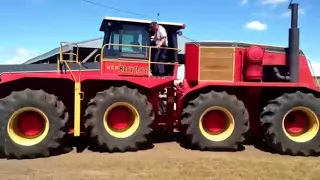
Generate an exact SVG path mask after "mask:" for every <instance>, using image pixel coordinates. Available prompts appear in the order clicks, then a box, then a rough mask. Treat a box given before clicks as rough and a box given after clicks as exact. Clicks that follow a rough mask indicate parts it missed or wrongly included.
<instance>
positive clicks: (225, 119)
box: [199, 106, 235, 142]
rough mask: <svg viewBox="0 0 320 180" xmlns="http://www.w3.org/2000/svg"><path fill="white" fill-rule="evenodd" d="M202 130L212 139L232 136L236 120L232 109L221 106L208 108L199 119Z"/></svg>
mask: <svg viewBox="0 0 320 180" xmlns="http://www.w3.org/2000/svg"><path fill="white" fill-rule="evenodd" d="M199 128H200V132H201V133H202V135H203V136H204V137H206V138H207V139H209V140H210V141H215V142H218V141H223V140H226V139H227V138H228V137H230V136H231V134H232V132H233V131H234V128H235V121H234V118H233V116H232V114H231V112H230V111H228V110H227V109H226V108H223V107H220V106H213V107H210V108H208V109H206V110H205V111H204V112H203V113H202V115H201V116H200V120H199Z"/></svg>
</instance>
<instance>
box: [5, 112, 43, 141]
mask: <svg viewBox="0 0 320 180" xmlns="http://www.w3.org/2000/svg"><path fill="white" fill-rule="evenodd" d="M7 132H8V135H9V137H10V138H11V140H12V141H14V142H15V143H17V144H19V145H22V146H33V145H36V144H38V143H40V142H41V141H43V139H44V138H45V137H46V136H47V134H48V132H49V120H48V118H47V116H46V115H45V113H44V112H42V111H41V110H40V109H37V108H33V107H24V108H21V109H18V110H17V111H15V112H14V113H13V114H12V115H11V117H10V118H9V122H8V126H7Z"/></svg>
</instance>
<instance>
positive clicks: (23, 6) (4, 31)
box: [0, 0, 320, 67]
mask: <svg viewBox="0 0 320 180" xmlns="http://www.w3.org/2000/svg"><path fill="white" fill-rule="evenodd" d="M92 1H94V2H98V3H101V4H104V5H107V6H111V7H114V8H118V9H122V10H125V11H131V12H136V13H139V14H143V15H144V16H137V15H132V14H127V13H123V12H119V11H115V10H112V9H105V8H102V7H99V6H94V5H92V4H88V3H86V2H83V1H81V0H11V1H3V2H2V5H1V11H0V22H1V23H2V25H1V27H0V32H1V33H0V39H1V41H0V62H1V63H18V62H23V61H25V60H27V59H29V58H31V57H33V56H36V55H38V54H42V53H45V52H47V51H49V50H51V49H53V48H55V47H58V46H59V42H60V41H81V40H86V39H90V38H96V37H100V36H102V35H103V34H102V32H99V31H98V29H99V26H100V23H101V20H102V18H103V17H105V16H119V17H128V18H141V19H152V20H154V19H156V15H157V12H159V13H160V20H162V21H172V22H183V23H185V24H186V25H187V28H186V30H185V31H184V35H186V36H187V37H190V38H192V39H195V40H198V41H201V40H232V41H245V42H254V43H262V44H271V45H280V46H286V45H287V38H288V27H289V25H290V21H289V17H288V16H287V15H288V9H287V6H288V0H202V1H203V2H202V3H199V2H198V1H191V0H190V1H186V0H175V1H173V0H162V1H160V2H159V3H153V1H150V0H134V1H131V0H122V1H121V0H119V1H105V0H92ZM296 2H299V3H300V19H299V20H300V21H299V24H300V27H301V48H302V49H303V50H304V51H305V53H306V55H307V57H308V58H309V59H311V60H312V61H314V62H317V60H318V61H319V62H320V57H319V55H318V52H319V50H320V45H318V42H319V41H320V35H319V34H318V32H319V31H320V18H318V17H319V16H320V12H318V11H317V7H319V6H320V1H308V0H296ZM319 67H320V66H319Z"/></svg>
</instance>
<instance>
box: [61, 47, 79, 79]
mask: <svg viewBox="0 0 320 180" xmlns="http://www.w3.org/2000/svg"><path fill="white" fill-rule="evenodd" d="M65 46H71V48H69V51H71V52H64V50H63V48H64V47H65ZM74 46H75V47H76V53H74V52H73V48H74ZM70 49H71V50H70ZM64 55H69V57H70V56H72V57H73V56H75V60H70V59H68V60H65V59H64ZM72 59H73V58H72ZM69 63H76V64H78V65H79V75H78V79H77V78H76V77H75V75H74V73H73V71H72V69H71V67H70V66H69ZM61 64H62V65H65V66H66V68H67V70H68V71H70V74H71V76H72V78H73V80H74V81H76V82H79V81H80V79H81V66H82V65H81V62H80V61H79V46H78V44H77V43H72V42H61V43H60V58H59V62H58V63H57V70H58V71H61V69H60V65H61Z"/></svg>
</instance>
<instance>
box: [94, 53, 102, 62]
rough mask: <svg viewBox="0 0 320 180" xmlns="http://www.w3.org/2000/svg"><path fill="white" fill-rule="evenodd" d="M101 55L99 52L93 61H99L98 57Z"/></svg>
mask: <svg viewBox="0 0 320 180" xmlns="http://www.w3.org/2000/svg"><path fill="white" fill-rule="evenodd" d="M99 56H100V54H97V55H96V56H95V57H94V61H93V62H98V61H97V57H99Z"/></svg>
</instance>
